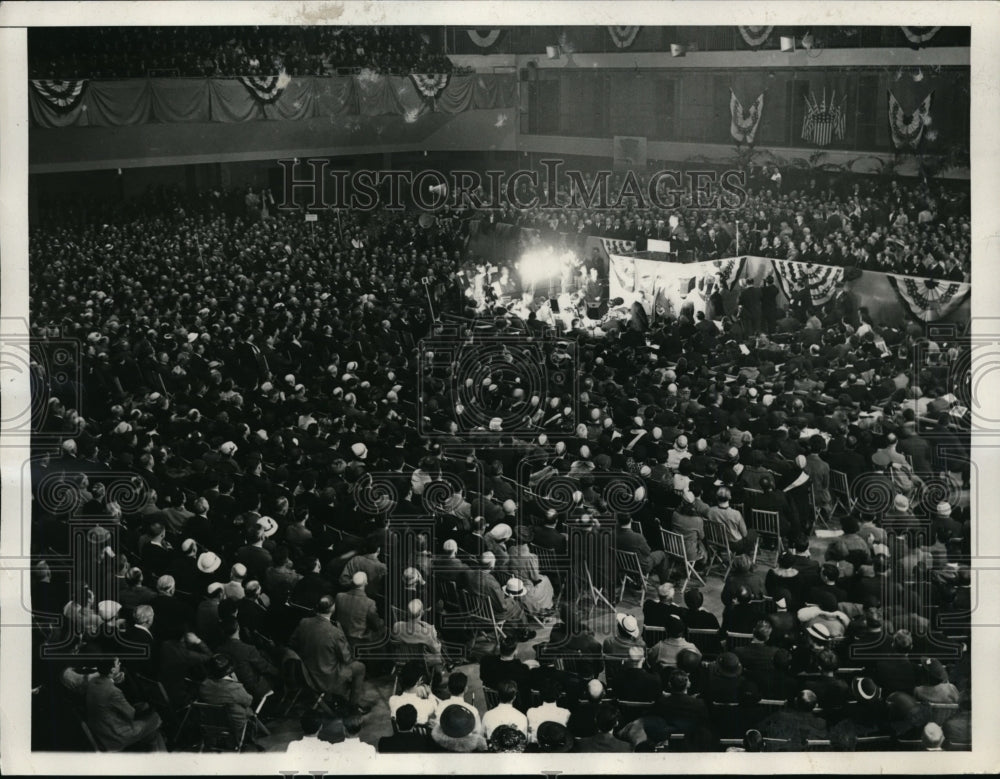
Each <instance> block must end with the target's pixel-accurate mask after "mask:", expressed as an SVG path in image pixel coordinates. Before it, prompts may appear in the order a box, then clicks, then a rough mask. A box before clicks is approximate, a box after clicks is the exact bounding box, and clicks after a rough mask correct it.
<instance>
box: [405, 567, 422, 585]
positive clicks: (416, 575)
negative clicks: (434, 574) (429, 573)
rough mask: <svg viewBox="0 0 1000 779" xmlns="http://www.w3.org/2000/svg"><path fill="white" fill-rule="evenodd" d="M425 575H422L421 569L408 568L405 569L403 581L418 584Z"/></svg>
mask: <svg viewBox="0 0 1000 779" xmlns="http://www.w3.org/2000/svg"><path fill="white" fill-rule="evenodd" d="M423 581H424V577H423V576H421V575H420V571H418V570H417V569H416V568H412V567H410V568H406V569H404V570H403V582H405V583H406V584H417V583H422V582H423Z"/></svg>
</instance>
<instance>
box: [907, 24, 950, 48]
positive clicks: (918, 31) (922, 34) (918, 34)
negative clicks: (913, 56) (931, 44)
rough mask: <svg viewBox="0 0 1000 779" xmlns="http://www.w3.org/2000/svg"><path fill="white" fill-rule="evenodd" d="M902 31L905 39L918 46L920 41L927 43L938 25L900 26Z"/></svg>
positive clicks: (935, 33)
mask: <svg viewBox="0 0 1000 779" xmlns="http://www.w3.org/2000/svg"><path fill="white" fill-rule="evenodd" d="M899 29H901V30H902V31H903V35H905V36H906V40H908V41H909V42H910V43H913V44H916V45H917V46H919V45H920V44H921V43H927V41H929V40H930V39H931V38H933V37H934V36H935V35H937V32H938V30H940V29H941V28H940V27H900V28H899Z"/></svg>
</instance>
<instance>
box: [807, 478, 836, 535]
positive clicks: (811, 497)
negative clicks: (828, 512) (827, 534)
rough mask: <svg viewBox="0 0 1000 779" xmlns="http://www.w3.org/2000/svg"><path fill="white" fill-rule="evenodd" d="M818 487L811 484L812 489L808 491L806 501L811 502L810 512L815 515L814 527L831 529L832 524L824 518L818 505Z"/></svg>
mask: <svg viewBox="0 0 1000 779" xmlns="http://www.w3.org/2000/svg"><path fill="white" fill-rule="evenodd" d="M815 489H816V485H815V484H810V488H809V489H808V490H807V491H806V499H807V500H808V501H809V510H810V511H811V512H812V515H813V525H817V524H819V525H822V526H823V529H824V530H829V529H830V523H829V522H828V521H827V519H826V517H824V516H823V512H822V511H820V510H819V506H818V505H816V493H815Z"/></svg>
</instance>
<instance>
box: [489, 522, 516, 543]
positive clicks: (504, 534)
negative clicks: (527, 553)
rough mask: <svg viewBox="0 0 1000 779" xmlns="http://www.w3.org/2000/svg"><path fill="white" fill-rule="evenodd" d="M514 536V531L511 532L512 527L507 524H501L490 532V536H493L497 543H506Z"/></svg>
mask: <svg viewBox="0 0 1000 779" xmlns="http://www.w3.org/2000/svg"><path fill="white" fill-rule="evenodd" d="M513 534H514V531H513V530H511V528H510V525H508V524H507V523H506V522H501V523H500V524H499V525H496V526H495V527H494V528H493V529H492V530H491V531H490V536H492V537H493V538H495V539H496V540H497V541H506V540H507V539H509V538H510V537H511V536H512V535H513Z"/></svg>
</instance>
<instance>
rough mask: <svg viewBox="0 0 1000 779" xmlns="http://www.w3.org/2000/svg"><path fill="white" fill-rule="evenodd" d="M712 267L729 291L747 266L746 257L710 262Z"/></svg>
mask: <svg viewBox="0 0 1000 779" xmlns="http://www.w3.org/2000/svg"><path fill="white" fill-rule="evenodd" d="M712 266H713V267H715V268H716V269H717V271H718V274H719V276H721V277H722V280H723V281H724V282H725V284H726V286H727V287H729V288H730V289H731V288H732V287H733V285H734V284H735V283H736V282H737V281H738V280H739V278H740V276H742V275H743V271H744V269H745V268H746V266H747V258H746V257H733V258H732V259H729V260H712Z"/></svg>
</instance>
